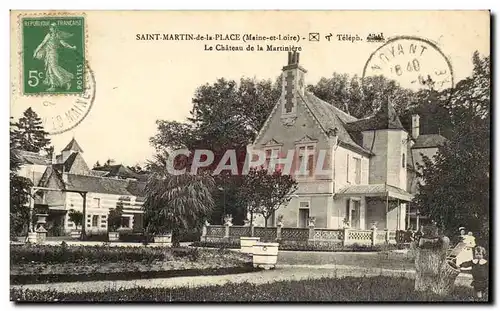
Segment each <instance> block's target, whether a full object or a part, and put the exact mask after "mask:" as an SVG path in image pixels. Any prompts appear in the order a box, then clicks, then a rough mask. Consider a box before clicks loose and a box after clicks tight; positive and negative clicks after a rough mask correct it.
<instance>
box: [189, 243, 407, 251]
mask: <svg viewBox="0 0 500 311" xmlns="http://www.w3.org/2000/svg"><path fill="white" fill-rule="evenodd" d="M191 246H196V247H210V248H220V249H239V248H240V243H239V242H232V241H228V242H194V243H192V244H191ZM278 248H279V250H283V251H318V252H320V251H324V252H332V251H333V252H335V251H337V252H380V251H388V250H395V249H398V248H399V247H398V246H396V245H386V244H384V245H376V246H364V245H356V244H354V245H349V246H342V244H331V243H319V242H317V243H315V242H306V241H304V242H302V243H300V242H286V243H280V244H279V247H278Z"/></svg>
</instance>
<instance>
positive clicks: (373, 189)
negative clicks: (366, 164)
mask: <svg viewBox="0 0 500 311" xmlns="http://www.w3.org/2000/svg"><path fill="white" fill-rule="evenodd" d="M387 194H389V196H390V197H394V198H398V199H402V200H411V199H412V198H413V196H412V195H411V194H410V193H408V192H407V191H405V190H403V189H400V188H398V187H394V186H391V185H387V184H369V185H352V186H347V187H344V188H342V189H340V190H339V191H338V192H337V194H336V195H339V196H342V195H368V196H386V195H387Z"/></svg>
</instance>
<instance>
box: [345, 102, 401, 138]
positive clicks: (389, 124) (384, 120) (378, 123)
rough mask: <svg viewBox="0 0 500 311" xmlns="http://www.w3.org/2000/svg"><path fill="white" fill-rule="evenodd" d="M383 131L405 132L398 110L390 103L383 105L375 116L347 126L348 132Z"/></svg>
mask: <svg viewBox="0 0 500 311" xmlns="http://www.w3.org/2000/svg"><path fill="white" fill-rule="evenodd" d="M382 129H398V130H405V128H404V127H403V125H402V124H401V120H400V119H399V116H398V114H397V113H396V110H395V109H394V107H393V106H392V105H391V104H390V103H389V102H386V103H385V104H382V106H381V107H380V109H379V110H378V111H377V112H376V113H375V114H374V115H373V116H370V117H368V118H364V119H360V120H357V121H354V122H350V123H348V124H347V130H349V131H354V132H361V131H367V130H382Z"/></svg>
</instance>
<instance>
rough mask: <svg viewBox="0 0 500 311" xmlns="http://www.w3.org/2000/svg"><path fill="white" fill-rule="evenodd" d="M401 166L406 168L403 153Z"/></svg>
mask: <svg viewBox="0 0 500 311" xmlns="http://www.w3.org/2000/svg"><path fill="white" fill-rule="evenodd" d="M401 166H402V167H406V159H405V154H404V153H403V157H402V158H401Z"/></svg>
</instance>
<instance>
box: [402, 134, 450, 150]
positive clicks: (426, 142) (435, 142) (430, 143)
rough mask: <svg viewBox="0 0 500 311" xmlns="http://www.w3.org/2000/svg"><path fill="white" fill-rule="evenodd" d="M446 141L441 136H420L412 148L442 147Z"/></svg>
mask: <svg viewBox="0 0 500 311" xmlns="http://www.w3.org/2000/svg"><path fill="white" fill-rule="evenodd" d="M446 141H447V139H446V138H444V137H443V136H441V135H439V134H425V135H419V136H418V137H417V139H416V140H415V144H414V145H413V146H412V147H411V148H412V149H419V148H436V147H438V146H442V145H443V144H444V143H445V142H446Z"/></svg>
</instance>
